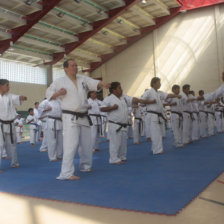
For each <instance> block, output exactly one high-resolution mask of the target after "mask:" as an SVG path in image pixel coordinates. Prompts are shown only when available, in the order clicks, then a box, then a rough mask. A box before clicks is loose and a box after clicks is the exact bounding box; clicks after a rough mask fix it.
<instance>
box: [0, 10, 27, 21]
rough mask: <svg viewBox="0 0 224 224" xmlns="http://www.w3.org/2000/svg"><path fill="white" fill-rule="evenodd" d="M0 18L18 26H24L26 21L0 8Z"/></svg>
mask: <svg viewBox="0 0 224 224" xmlns="http://www.w3.org/2000/svg"><path fill="white" fill-rule="evenodd" d="M0 17H1V18H2V19H4V20H10V21H13V22H16V23H18V24H20V25H25V24H26V20H25V19H23V18H22V16H21V15H18V14H17V13H14V12H12V11H9V10H7V9H3V8H0Z"/></svg>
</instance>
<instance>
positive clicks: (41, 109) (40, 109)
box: [38, 98, 51, 152]
mask: <svg viewBox="0 0 224 224" xmlns="http://www.w3.org/2000/svg"><path fill="white" fill-rule="evenodd" d="M48 103H49V101H48V100H47V99H46V98H45V99H44V100H43V101H42V102H41V103H40V104H39V107H38V115H39V119H40V120H41V121H42V127H43V140H42V144H41V146H40V152H47V111H48V110H51V108H46V106H45V104H48ZM40 114H41V115H40Z"/></svg>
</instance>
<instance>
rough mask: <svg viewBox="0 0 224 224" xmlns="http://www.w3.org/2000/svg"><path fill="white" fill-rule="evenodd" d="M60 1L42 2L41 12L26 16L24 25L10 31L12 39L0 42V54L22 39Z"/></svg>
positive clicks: (48, 0)
mask: <svg viewBox="0 0 224 224" xmlns="http://www.w3.org/2000/svg"><path fill="white" fill-rule="evenodd" d="M60 1H62V0H42V7H43V8H42V10H41V11H36V12H34V13H31V14H29V15H26V16H25V18H24V19H26V25H23V26H20V27H16V28H14V29H12V30H10V33H11V34H12V37H11V38H10V39H7V40H3V41H0V54H3V53H4V51H6V50H7V49H9V48H10V42H11V41H12V42H13V43H15V42H16V41H17V40H18V39H19V38H20V37H22V36H23V35H24V34H25V33H26V32H27V31H28V30H29V29H30V28H32V26H33V25H35V24H36V23H37V22H39V20H41V19H42V18H43V17H44V16H45V15H46V14H47V13H48V12H49V11H50V10H52V9H53V8H54V7H55V6H56V5H57V4H58V3H59V2H60Z"/></svg>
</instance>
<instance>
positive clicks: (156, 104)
mask: <svg viewBox="0 0 224 224" xmlns="http://www.w3.org/2000/svg"><path fill="white" fill-rule="evenodd" d="M160 86H161V83H160V78H158V77H154V78H152V80H151V87H152V88H151V89H149V90H147V91H146V92H145V93H144V95H143V97H142V98H143V99H144V100H150V101H151V104H148V105H147V106H146V108H147V115H146V116H147V119H148V120H149V124H150V133H151V139H152V152H153V154H161V153H164V151H163V143H162V134H163V133H162V122H161V121H162V120H165V117H164V114H163V112H164V109H163V104H162V102H161V99H162V100H166V99H167V98H175V97H179V98H180V96H179V95H174V94H167V93H165V92H162V91H158V89H159V88H160Z"/></svg>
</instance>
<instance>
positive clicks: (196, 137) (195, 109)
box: [190, 91, 199, 141]
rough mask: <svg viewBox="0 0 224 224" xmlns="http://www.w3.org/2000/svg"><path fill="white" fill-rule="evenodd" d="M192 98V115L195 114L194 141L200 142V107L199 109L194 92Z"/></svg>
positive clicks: (191, 92) (193, 123)
mask: <svg viewBox="0 0 224 224" xmlns="http://www.w3.org/2000/svg"><path fill="white" fill-rule="evenodd" d="M190 97H191V99H194V101H192V114H193V118H194V119H193V121H192V141H198V140H199V107H198V101H197V98H196V97H195V93H194V91H190Z"/></svg>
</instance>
